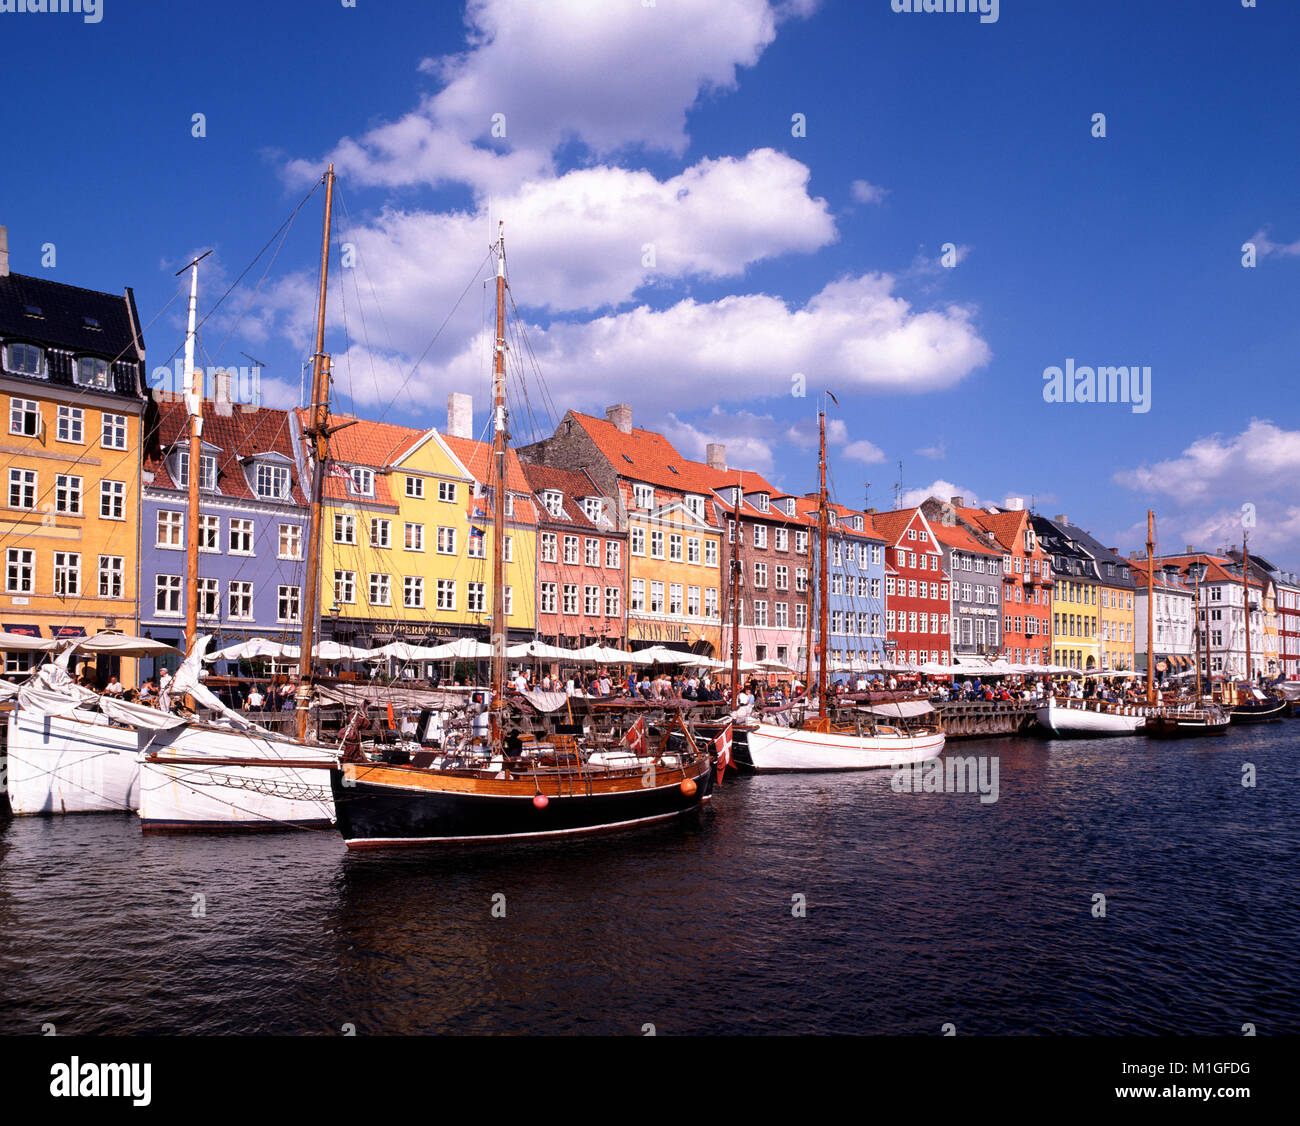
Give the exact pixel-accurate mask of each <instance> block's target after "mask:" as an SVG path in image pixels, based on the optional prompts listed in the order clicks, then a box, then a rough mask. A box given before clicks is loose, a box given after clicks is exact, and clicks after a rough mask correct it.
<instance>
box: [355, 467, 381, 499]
mask: <svg viewBox="0 0 1300 1126" xmlns="http://www.w3.org/2000/svg"><path fill="white" fill-rule="evenodd" d="M348 476H349V482H348V484H349V485H350V487H351V490H350V491H351V492H352V495H353V496H358V497H372V496H374V495H375V471H374V470H373V469H367V468H366V467H365V466H363V465H354V466H353V467H352V469H351V470H350V471H349V474H348Z"/></svg>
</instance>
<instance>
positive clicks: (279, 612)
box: [275, 586, 302, 623]
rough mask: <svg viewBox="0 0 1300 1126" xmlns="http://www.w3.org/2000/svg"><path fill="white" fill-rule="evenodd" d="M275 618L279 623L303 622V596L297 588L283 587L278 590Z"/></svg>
mask: <svg viewBox="0 0 1300 1126" xmlns="http://www.w3.org/2000/svg"><path fill="white" fill-rule="evenodd" d="M275 617H276V621H278V622H286V623H295V622H300V621H302V596H301V592H300V591H299V589H298V588H297V587H296V586H281V587H278V588H277V589H276V595H275Z"/></svg>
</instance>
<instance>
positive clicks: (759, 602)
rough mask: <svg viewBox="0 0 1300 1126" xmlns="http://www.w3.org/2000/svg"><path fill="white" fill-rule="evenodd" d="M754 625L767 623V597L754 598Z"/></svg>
mask: <svg viewBox="0 0 1300 1126" xmlns="http://www.w3.org/2000/svg"><path fill="white" fill-rule="evenodd" d="M754 625H755V626H766V625H767V599H765V598H757V599H755V600H754ZM832 632H839V631H838V630H833V631H832Z"/></svg>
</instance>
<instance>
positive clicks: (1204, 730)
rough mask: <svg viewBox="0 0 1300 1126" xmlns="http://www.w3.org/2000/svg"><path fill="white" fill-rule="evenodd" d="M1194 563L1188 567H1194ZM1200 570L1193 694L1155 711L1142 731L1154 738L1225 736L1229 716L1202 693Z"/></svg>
mask: <svg viewBox="0 0 1300 1126" xmlns="http://www.w3.org/2000/svg"><path fill="white" fill-rule="evenodd" d="M1154 521H1155V514H1154V513H1152V512H1150V511H1148V512H1147V561H1148V566H1147V698H1148V700H1152V699H1154V695H1153V694H1154V692H1155V679H1154V678H1153V676H1152V675H1151V674H1152V670H1153V665H1154V662H1155V658H1154V649H1153V647H1152V642H1153V639H1154V636H1155V633H1154V627H1153V625H1152V623H1153V622H1154V620H1155V573H1156V572H1155V523H1154ZM1199 566H1200V565H1199V564H1198V563H1196V562H1193V563H1192V564H1191V567H1193V568H1197V567H1199ZM1200 574H1201V572H1200V570H1194V571H1193V572H1192V578H1193V582H1194V584H1195V597H1194V600H1193V606H1192V632H1193V634H1194V636H1195V638H1196V696H1195V699H1194V702H1193V704H1192V705H1191V706H1190V707H1189V706H1179V705H1173V706H1165V707H1161V708H1159V709H1158V710H1157V711H1155V712H1154V713H1153V714H1152V716H1151V718H1150V719H1149V720H1148V721H1147V725H1146V727H1145V729H1144V730H1145V733H1146V734H1147V735H1151V736H1154V737H1155V738H1157V739H1199V738H1203V737H1205V736H1207V735H1226V734H1227V732H1228V716H1227V714H1226V713H1225V712H1224V711H1223V709H1221V708H1218V707H1216V706H1214V705H1212V704H1211V705H1206V704H1205V701H1204V700H1203V698H1202V696H1201V582H1200Z"/></svg>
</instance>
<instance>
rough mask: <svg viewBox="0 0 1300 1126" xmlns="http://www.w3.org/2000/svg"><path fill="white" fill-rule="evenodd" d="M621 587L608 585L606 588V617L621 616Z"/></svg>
mask: <svg viewBox="0 0 1300 1126" xmlns="http://www.w3.org/2000/svg"><path fill="white" fill-rule="evenodd" d="M620 601H621V599H620V598H619V589H618V587H616V586H607V587H606V588H605V617H607V618H617V617H618V616H619V602H620Z"/></svg>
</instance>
